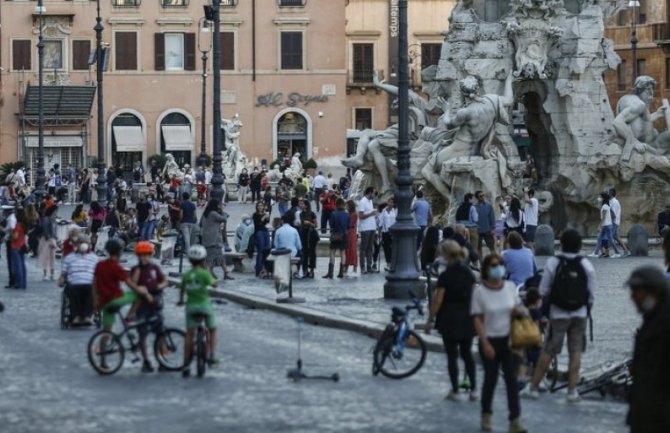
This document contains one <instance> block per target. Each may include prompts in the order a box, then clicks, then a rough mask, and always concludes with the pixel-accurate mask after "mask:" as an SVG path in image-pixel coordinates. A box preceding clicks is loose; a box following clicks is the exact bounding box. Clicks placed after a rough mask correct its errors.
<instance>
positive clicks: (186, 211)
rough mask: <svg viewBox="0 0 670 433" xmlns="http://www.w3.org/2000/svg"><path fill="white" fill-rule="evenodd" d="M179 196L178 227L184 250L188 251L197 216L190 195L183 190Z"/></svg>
mask: <svg viewBox="0 0 670 433" xmlns="http://www.w3.org/2000/svg"><path fill="white" fill-rule="evenodd" d="M181 197H182V202H181V221H180V224H179V227H180V229H181V232H182V234H183V235H184V250H185V251H188V249H189V248H191V244H193V243H195V234H196V227H197V223H198V217H197V216H196V208H195V205H194V204H193V202H191V196H190V195H189V194H188V193H186V192H185V193H183V194H182V195H181Z"/></svg>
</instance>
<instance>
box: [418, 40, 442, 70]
mask: <svg viewBox="0 0 670 433" xmlns="http://www.w3.org/2000/svg"><path fill="white" fill-rule="evenodd" d="M441 52H442V44H439V43H437V44H421V69H422V70H423V69H426V68H427V67H429V66H437V64H438V63H440V55H441Z"/></svg>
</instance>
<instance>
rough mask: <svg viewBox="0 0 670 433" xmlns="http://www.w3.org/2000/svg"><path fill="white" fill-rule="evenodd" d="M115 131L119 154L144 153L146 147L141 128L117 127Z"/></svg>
mask: <svg viewBox="0 0 670 433" xmlns="http://www.w3.org/2000/svg"><path fill="white" fill-rule="evenodd" d="M113 129H114V141H115V142H116V151H117V152H142V151H143V150H144V148H145V147H146V143H145V142H144V134H142V127H141V126H115V127H114V128H113Z"/></svg>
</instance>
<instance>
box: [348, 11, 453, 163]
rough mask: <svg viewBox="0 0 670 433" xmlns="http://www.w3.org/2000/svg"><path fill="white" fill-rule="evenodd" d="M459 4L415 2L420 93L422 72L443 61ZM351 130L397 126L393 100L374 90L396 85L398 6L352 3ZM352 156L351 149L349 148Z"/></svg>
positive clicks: (414, 54) (411, 35) (411, 33)
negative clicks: (444, 45) (377, 84)
mask: <svg viewBox="0 0 670 433" xmlns="http://www.w3.org/2000/svg"><path fill="white" fill-rule="evenodd" d="M455 4H456V1H455V0H421V1H410V2H409V7H408V21H409V28H408V39H409V41H408V42H409V60H410V85H411V86H412V88H413V89H415V90H420V89H421V71H422V70H423V69H425V68H427V67H428V66H431V65H437V63H438V62H439V60H440V52H441V49H442V43H443V42H444V36H443V32H445V31H446V30H447V29H448V28H449V16H450V15H451V11H452V9H453V7H454V5H455ZM346 15H347V25H346V36H347V41H346V52H347V70H348V73H347V113H346V118H347V128H349V129H354V130H363V129H368V128H372V129H376V130H383V129H386V127H387V126H389V125H390V124H393V123H395V122H396V121H397V118H396V116H395V115H394V113H393V110H392V108H391V105H392V102H393V99H394V98H393V97H390V96H389V95H388V94H386V93H385V92H381V91H379V90H378V89H375V88H374V87H373V77H374V76H375V74H376V75H377V76H378V77H379V79H380V80H382V81H386V82H388V83H391V84H396V83H397V69H398V67H397V66H398V1H397V0H350V1H349V3H348V5H347V8H346ZM349 152H351V149H349Z"/></svg>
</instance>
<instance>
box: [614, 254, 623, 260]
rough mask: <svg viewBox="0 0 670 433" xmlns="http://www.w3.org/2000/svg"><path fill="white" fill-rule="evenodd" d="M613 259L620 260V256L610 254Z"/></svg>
mask: <svg viewBox="0 0 670 433" xmlns="http://www.w3.org/2000/svg"><path fill="white" fill-rule="evenodd" d="M612 258H613V259H618V258H621V254H612Z"/></svg>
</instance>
